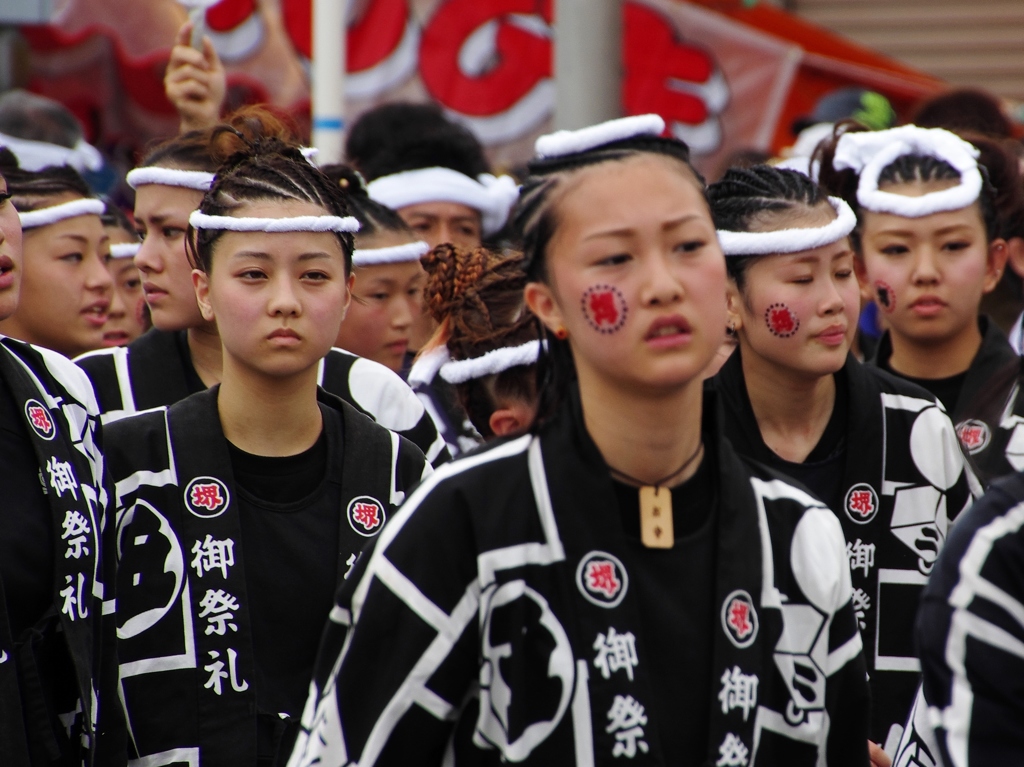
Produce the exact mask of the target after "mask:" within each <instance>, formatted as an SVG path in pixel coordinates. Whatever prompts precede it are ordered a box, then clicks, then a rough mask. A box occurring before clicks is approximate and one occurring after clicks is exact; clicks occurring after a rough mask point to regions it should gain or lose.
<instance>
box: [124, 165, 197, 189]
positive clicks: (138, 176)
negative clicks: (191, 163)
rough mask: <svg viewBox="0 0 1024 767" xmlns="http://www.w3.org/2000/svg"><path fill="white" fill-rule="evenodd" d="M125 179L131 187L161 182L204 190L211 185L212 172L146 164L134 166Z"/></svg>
mask: <svg viewBox="0 0 1024 767" xmlns="http://www.w3.org/2000/svg"><path fill="white" fill-rule="evenodd" d="M125 181H127V182H128V186H130V187H131V188H132V189H138V188H139V187H140V186H146V185H147V184H161V185H163V186H180V187H183V188H185V189H195V190H196V191H197V192H205V191H207V190H209V188H210V187H211V186H212V185H213V174H212V173H207V172H206V171H204V170H181V169H180V168H163V167H160V166H159V165H147V166H146V167H144V168H136V169H135V170H132V171H129V172H128V175H127V176H125Z"/></svg>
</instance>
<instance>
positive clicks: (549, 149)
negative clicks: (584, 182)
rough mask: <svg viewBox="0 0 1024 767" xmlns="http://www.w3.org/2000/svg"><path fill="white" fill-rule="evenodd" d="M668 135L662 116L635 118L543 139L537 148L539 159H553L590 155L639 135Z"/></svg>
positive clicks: (609, 122)
mask: <svg viewBox="0 0 1024 767" xmlns="http://www.w3.org/2000/svg"><path fill="white" fill-rule="evenodd" d="M664 132H665V121H664V120H663V119H662V118H661V116H660V115H655V114H649V115H635V116H634V117H620V118H619V119H618V120H608V121H607V122H603V123H598V124H597V125H591V126H589V127H587V128H580V129H579V130H560V131H556V132H555V133H548V134H547V135H546V136H541V137H540V138H538V139H537V141H536V143H535V144H534V145H533V148H534V151H535V152H536V153H537V157H538V158H539V159H541V160H546V159H549V158H552V157H564V156H565V155H570V154H578V153H579V152H586V151H588V150H590V149H593V148H594V147H598V146H602V145H604V144H610V143H611V142H613V141H622V140H623V139H627V138H634V137H636V136H660V135H661V134H662V133H664Z"/></svg>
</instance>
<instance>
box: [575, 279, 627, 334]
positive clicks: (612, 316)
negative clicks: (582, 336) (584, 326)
mask: <svg viewBox="0 0 1024 767" xmlns="http://www.w3.org/2000/svg"><path fill="white" fill-rule="evenodd" d="M580 308H581V309H582V310H583V316H584V317H586V318H587V322H589V323H590V326H591V327H592V328H593V329H594V330H596V331H597V332H599V333H614V332H615V331H616V330H618V329H619V328H621V327H622V326H623V325H625V324H626V315H627V314H628V313H629V308H628V307H627V306H626V297H625V296H624V295H622V291H621V290H619V289H618V288H616V287H615V286H614V285H594V286H593V287H590V288H587V290H586V291H585V292H584V293H583V298H581V299H580Z"/></svg>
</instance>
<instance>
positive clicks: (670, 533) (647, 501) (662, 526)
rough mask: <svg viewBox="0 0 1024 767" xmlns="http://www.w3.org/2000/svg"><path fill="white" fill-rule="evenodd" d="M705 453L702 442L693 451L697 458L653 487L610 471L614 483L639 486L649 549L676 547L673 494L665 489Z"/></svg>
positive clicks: (642, 531) (644, 535)
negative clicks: (667, 484) (673, 522)
mask: <svg viewBox="0 0 1024 767" xmlns="http://www.w3.org/2000/svg"><path fill="white" fill-rule="evenodd" d="M703 451H704V443H703V442H700V443H698V445H697V449H696V450H694V451H693V455H691V456H690V457H689V458H687V459H686V460H685V461H684V462H683V465H682V466H680V467H679V468H678V469H676V470H675V471H673V472H672V473H671V474H668V475H667V476H664V477H662V478H661V479H659V480H658V481H657V482H655V483H653V484H648V483H647V482H644V481H643V480H641V479H637V478H636V477H633V476H630V475H629V474H627V473H626V472H624V471H619V470H618V469H616V468H613V467H611V466H609V467H608V471H609V472H611V475H612V478H613V479H617V480H619V481H621V482H625V483H626V484H628V485H635V486H637V487H638V488H639V489H640V540H641V542H642V543H643V544H644V546H646V547H647V548H649V549H671V548H672V546H673V545H674V544H675V540H676V537H675V531H674V528H673V524H672V491H671V489H669V488H667V487H665V483H666V482H668V481H669V480H671V479H673V478H674V477H678V476H679V475H680V474H682V473H683V472H684V471H686V469H688V468H689V466H690V464H691V463H693V462H694V461H695V460H697V458H698V457H699V456H700V455H701V454H702V453H703Z"/></svg>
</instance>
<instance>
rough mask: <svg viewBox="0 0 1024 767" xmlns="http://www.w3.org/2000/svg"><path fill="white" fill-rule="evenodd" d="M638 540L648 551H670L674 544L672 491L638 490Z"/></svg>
mask: <svg viewBox="0 0 1024 767" xmlns="http://www.w3.org/2000/svg"><path fill="white" fill-rule="evenodd" d="M640 540H641V541H642V542H643V544H644V546H646V547H647V548H649V549H671V548H672V546H673V545H674V544H675V541H676V536H675V532H674V530H673V528H672V491H671V490H669V489H668V488H665V487H653V486H651V485H644V486H643V487H641V488H640Z"/></svg>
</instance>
